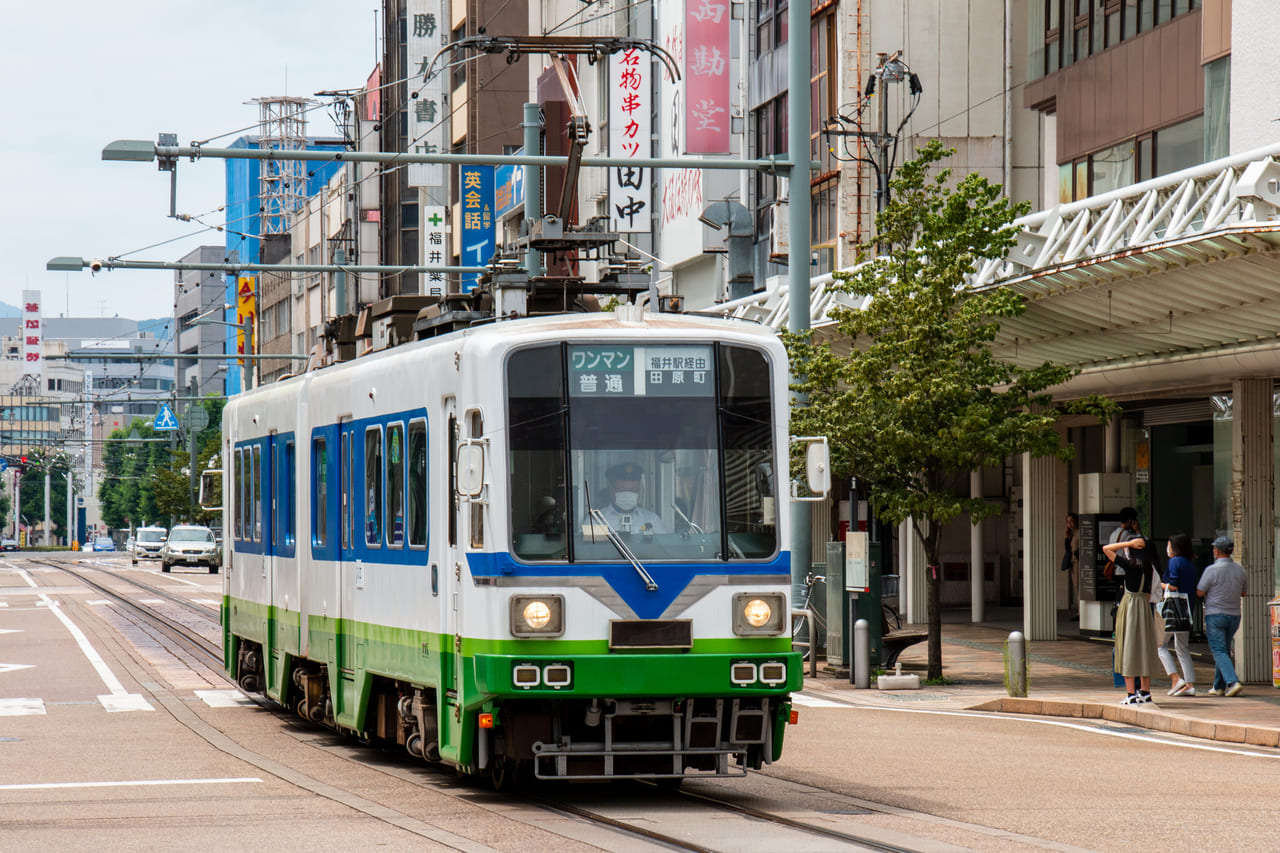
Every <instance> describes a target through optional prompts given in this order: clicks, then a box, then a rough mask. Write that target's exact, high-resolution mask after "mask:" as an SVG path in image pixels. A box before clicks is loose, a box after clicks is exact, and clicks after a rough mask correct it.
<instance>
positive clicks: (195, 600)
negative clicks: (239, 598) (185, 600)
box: [191, 598, 222, 607]
mask: <svg viewBox="0 0 1280 853" xmlns="http://www.w3.org/2000/svg"><path fill="white" fill-rule="evenodd" d="M191 603H192V604H208V605H211V606H213V607H217V606H218V605H219V604H221V603H222V602H221V601H214V600H213V599H212V598H193V599H191Z"/></svg>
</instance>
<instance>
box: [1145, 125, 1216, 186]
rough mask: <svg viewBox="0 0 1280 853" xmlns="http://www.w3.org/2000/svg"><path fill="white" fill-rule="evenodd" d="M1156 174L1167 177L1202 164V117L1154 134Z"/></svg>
mask: <svg viewBox="0 0 1280 853" xmlns="http://www.w3.org/2000/svg"><path fill="white" fill-rule="evenodd" d="M1155 144H1156V174H1157V175H1169V174H1172V173H1173V172H1180V171H1182V170H1183V169H1189V168H1191V167H1192V166H1198V165H1199V164H1201V163H1203V162H1204V116H1196V117H1195V118H1193V119H1191V120H1190V121H1184V122H1182V123H1181V124H1175V125H1172V126H1170V127H1166V128H1165V129H1163V130H1160V131H1157V132H1156V143H1155Z"/></svg>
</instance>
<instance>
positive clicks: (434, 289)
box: [422, 205, 448, 296]
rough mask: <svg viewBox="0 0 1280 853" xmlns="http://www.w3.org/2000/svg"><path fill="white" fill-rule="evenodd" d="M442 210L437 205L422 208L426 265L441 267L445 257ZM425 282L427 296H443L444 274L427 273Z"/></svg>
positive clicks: (423, 245)
mask: <svg viewBox="0 0 1280 853" xmlns="http://www.w3.org/2000/svg"><path fill="white" fill-rule="evenodd" d="M444 226H445V218H444V208H443V207H441V206H439V205H425V206H423V208H422V258H423V259H424V260H425V261H426V263H427V264H428V265H431V264H440V265H441V266H443V265H444V264H445V263H447V261H448V259H447V258H446V257H445V254H444V253H445V246H446V245H447V241H446V232H447V229H446V228H445V227H444ZM424 278H425V279H426V280H427V289H426V291H425V294H426V295H427V296H444V273H440V272H429V273H427V274H426V275H425V276H424Z"/></svg>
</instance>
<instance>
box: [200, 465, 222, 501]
mask: <svg viewBox="0 0 1280 853" xmlns="http://www.w3.org/2000/svg"><path fill="white" fill-rule="evenodd" d="M200 508H201V509H207V510H214V511H221V510H222V470H221V469H220V468H215V469H213V470H208V469H206V470H204V471H201V472H200Z"/></svg>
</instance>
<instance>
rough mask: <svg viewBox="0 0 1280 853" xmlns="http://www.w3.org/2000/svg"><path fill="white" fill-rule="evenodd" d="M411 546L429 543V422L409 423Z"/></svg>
mask: <svg viewBox="0 0 1280 853" xmlns="http://www.w3.org/2000/svg"><path fill="white" fill-rule="evenodd" d="M408 454H409V546H410V547H413V546H418V547H422V546H424V545H426V544H427V422H426V421H411V422H410V423H409V447H408Z"/></svg>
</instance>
